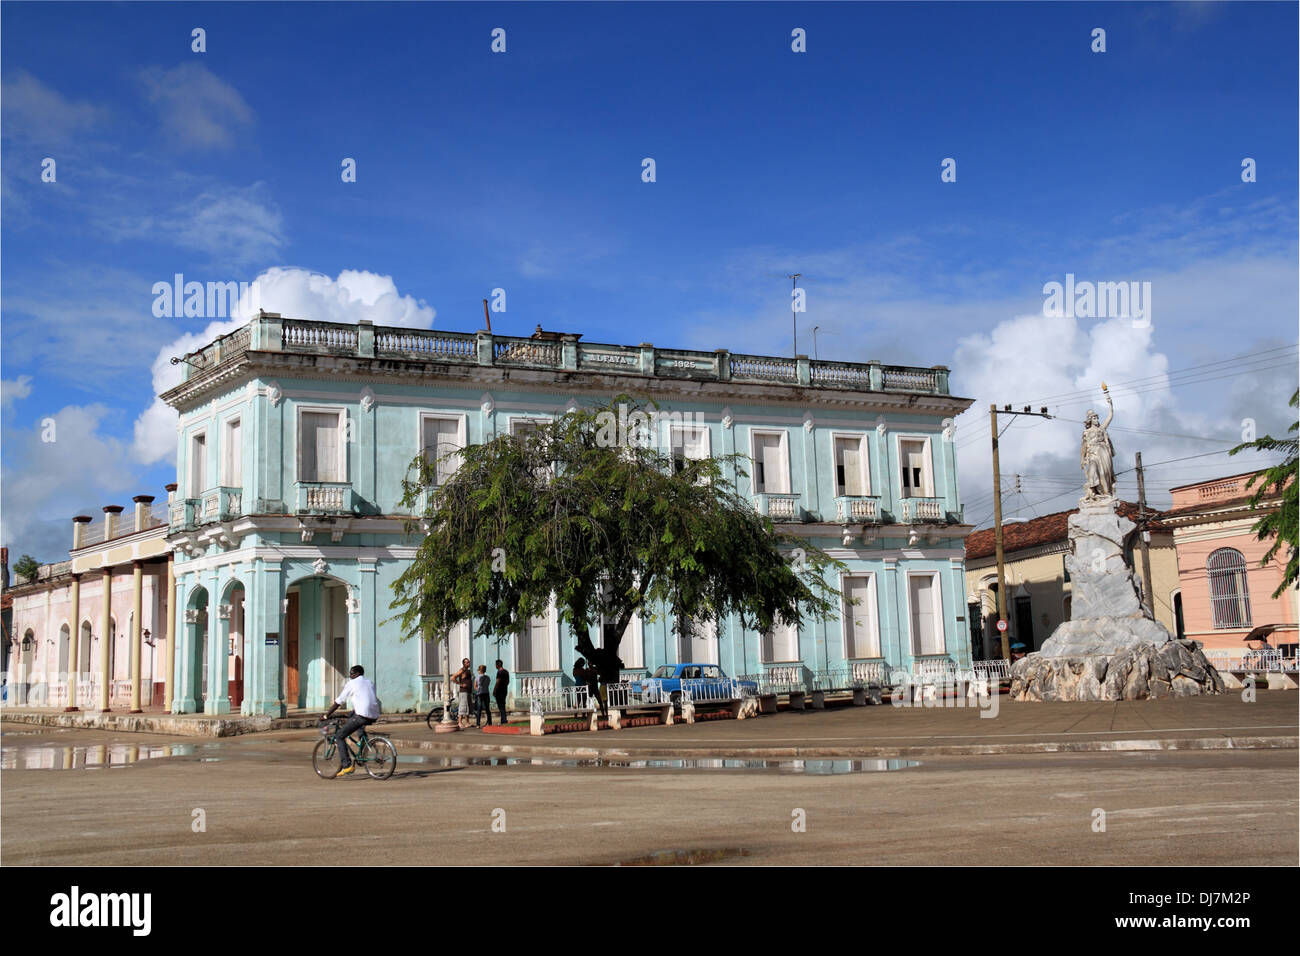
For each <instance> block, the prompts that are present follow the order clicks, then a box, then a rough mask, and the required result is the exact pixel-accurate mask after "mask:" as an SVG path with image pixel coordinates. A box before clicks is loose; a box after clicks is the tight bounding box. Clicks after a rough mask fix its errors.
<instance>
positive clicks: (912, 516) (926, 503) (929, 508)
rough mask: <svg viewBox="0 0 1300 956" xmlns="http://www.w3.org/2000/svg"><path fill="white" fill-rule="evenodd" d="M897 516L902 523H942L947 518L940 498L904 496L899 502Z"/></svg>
mask: <svg viewBox="0 0 1300 956" xmlns="http://www.w3.org/2000/svg"><path fill="white" fill-rule="evenodd" d="M898 516H899V520H900V521H901V522H902V523H903V524H925V523H934V522H939V523H942V522H944V521H946V520H947V518H948V516H947V515H946V514H945V513H944V510H943V499H942V498H904V499H903V500H902V501H900V502H899V507H898Z"/></svg>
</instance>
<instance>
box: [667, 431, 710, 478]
mask: <svg viewBox="0 0 1300 956" xmlns="http://www.w3.org/2000/svg"><path fill="white" fill-rule="evenodd" d="M670 437H671V442H672V454H673V471H674V472H678V471H681V470H682V469H683V468H685V467H686V463H687V462H688V461H699V460H700V459H701V458H708V457H709V432H708V429H705V428H691V427H687V426H683V425H674V426H672V432H671V436H670Z"/></svg>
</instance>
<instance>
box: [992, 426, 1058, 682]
mask: <svg viewBox="0 0 1300 956" xmlns="http://www.w3.org/2000/svg"><path fill="white" fill-rule="evenodd" d="M1002 411H1003V413H1004V414H1007V415H1029V416H1032V417H1034V418H1051V417H1052V416H1051V415H1049V414H1047V409H1046V408H1040V409H1039V410H1038V411H1036V412H1035V411H1033V410H1031V409H1030V407H1029V406H1028V405H1026V406H1025V407H1024V408H1023V409H1022V410H1020V411H1018V412H1016V411H1012V410H1011V406H1010V405H1003V406H1002ZM989 433H990V435H991V437H992V439H993V551H994V553H995V554H996V556H997V561H998V623H999V624H1004V625H1006V627H1004V628H1003V629H1002V631H1001V634H1002V659H1003V660H1007V661H1009V660H1011V630H1010V623H1009V622H1008V621H1007V575H1006V568H1005V566H1004V564H1003V560H1002V473H1001V471H1000V470H999V467H998V407H997V406H996V405H990V406H989ZM1019 483H1020V476H1019V475H1017V476H1016V484H1017V487H1019Z"/></svg>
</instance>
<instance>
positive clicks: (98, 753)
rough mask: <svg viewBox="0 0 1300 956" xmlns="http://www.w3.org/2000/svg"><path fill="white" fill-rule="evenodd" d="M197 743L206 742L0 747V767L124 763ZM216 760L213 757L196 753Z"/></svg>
mask: <svg viewBox="0 0 1300 956" xmlns="http://www.w3.org/2000/svg"><path fill="white" fill-rule="evenodd" d="M199 746H204V747H207V746H211V745H210V744H203V745H196V744H163V745H160V746H141V745H139V744H100V745H97V746H88V747H2V748H0V770H96V769H99V768H101V767H109V768H112V767H127V766H130V765H131V764H133V763H139V762H140V761H142V760H156V759H158V758H160V757H190V756H193V755H194V754H195V752H196V751H197V750H198V748H199ZM199 759H200V760H216V759H218V758H216V757H200V758H199Z"/></svg>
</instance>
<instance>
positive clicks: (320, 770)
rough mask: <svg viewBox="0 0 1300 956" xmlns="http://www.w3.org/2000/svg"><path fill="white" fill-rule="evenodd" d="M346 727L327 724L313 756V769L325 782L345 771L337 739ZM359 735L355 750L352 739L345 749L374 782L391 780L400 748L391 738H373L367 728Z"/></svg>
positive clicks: (325, 723)
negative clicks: (341, 728)
mask: <svg viewBox="0 0 1300 956" xmlns="http://www.w3.org/2000/svg"><path fill="white" fill-rule="evenodd" d="M342 726H343V722H342V721H339V720H327V721H323V722H322V723H321V725H320V732H321V737H322V739H321V740H318V741H316V748H315V749H314V750H313V751H312V753H311V765H312V768H313V769H314V770H315V771H316V776H318V777H320V778H321V779H322V780H332V779H334V778H335V777H337V776H338V775H339V771H340V770H342V769H343V767H342V765H341V763H340V760H339V752H338V741H337V740H336V739H335V738H336V737H337V736H338V732H339V728H340V727H342ZM357 734H358V740H357V746H356V748H355V749H353V747H352V746H351V743H350V740H351V738H348V739H346V740H344V741H343V746H344V747H347V748H348V753H349V754H350V755H351V756H352V762H353V763H355V764H357V765H358V766H361V767H364V768H365V771H366V773H368V774H370V776H371V777H373V778H374V779H376V780H387V779H388V778H389V777H391V776H392V775H393V771H394V770H396V769H397V748H396V747H394V746H393V742H392V741H391V740H389V739H388V738H387V737H378V736H376V737H371V736H370V735H369V734H367V733H366V728H364V727H362V728H361V729H360V730H358V731H357Z"/></svg>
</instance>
